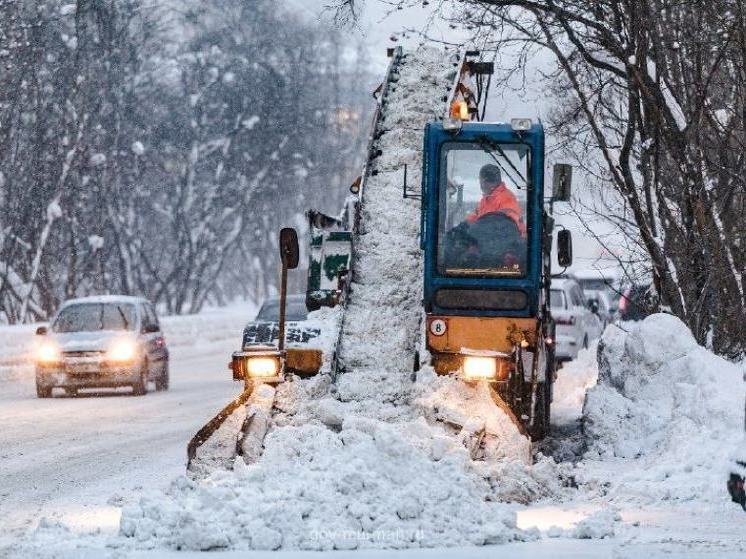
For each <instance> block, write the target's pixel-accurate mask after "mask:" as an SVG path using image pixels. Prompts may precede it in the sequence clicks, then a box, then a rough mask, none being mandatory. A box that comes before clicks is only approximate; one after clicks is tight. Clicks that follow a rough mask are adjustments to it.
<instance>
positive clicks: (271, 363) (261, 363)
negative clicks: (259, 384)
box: [246, 356, 280, 378]
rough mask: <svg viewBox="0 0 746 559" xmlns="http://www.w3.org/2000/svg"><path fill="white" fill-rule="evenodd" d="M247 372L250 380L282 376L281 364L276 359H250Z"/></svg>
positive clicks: (247, 363)
mask: <svg viewBox="0 0 746 559" xmlns="http://www.w3.org/2000/svg"><path fill="white" fill-rule="evenodd" d="M246 370H247V371H248V373H249V377H250V378H266V377H276V376H278V375H279V374H280V363H279V361H278V359H276V358H274V357H267V356H262V357H258V356H257V357H249V358H248V359H247V360H246Z"/></svg>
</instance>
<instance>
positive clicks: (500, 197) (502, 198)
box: [466, 182, 526, 237]
mask: <svg viewBox="0 0 746 559" xmlns="http://www.w3.org/2000/svg"><path fill="white" fill-rule="evenodd" d="M498 212H499V213H503V214H505V215H507V216H508V217H509V218H510V219H512V220H513V221H515V224H516V225H517V226H518V231H520V233H521V237H525V236H526V224H525V223H524V222H523V216H522V215H521V206H520V205H518V199H517V198H516V197H515V194H513V193H512V192H511V191H510V190H509V189H508V187H507V186H505V183H504V182H501V183H500V184H498V185H497V186H496V187H495V189H494V190H493V191H492V192H490V193H489V194H488V195H487V196H482V199H481V200H480V201H479V205H478V206H477V209H476V210H475V211H473V212H472V213H470V214H469V215H467V216H466V221H468V222H469V223H474V222H475V221H476V220H478V219H479V218H480V217H482V216H483V215H485V214H491V213H498Z"/></svg>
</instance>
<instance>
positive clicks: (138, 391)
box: [132, 361, 148, 396]
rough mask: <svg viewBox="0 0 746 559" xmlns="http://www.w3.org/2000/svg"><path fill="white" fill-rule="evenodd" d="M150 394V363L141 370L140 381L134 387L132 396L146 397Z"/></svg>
mask: <svg viewBox="0 0 746 559" xmlns="http://www.w3.org/2000/svg"><path fill="white" fill-rule="evenodd" d="M147 393H148V362H147V361H145V362H143V364H142V369H141V370H140V380H139V381H138V382H136V383H135V384H133V385H132V394H134V395H135V396H144V395H145V394H147Z"/></svg>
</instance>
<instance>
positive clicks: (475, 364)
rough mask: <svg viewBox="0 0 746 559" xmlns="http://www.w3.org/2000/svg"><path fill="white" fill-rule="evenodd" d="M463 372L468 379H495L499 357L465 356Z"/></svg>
mask: <svg viewBox="0 0 746 559" xmlns="http://www.w3.org/2000/svg"><path fill="white" fill-rule="evenodd" d="M462 370H463V374H464V378H465V379H466V380H475V381H476V380H495V378H496V377H497V359H495V358H494V357H473V356H466V357H464V365H463V369H462Z"/></svg>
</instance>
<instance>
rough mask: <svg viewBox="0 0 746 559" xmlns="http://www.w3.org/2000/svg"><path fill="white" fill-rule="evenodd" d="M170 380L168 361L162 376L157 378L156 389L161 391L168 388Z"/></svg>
mask: <svg viewBox="0 0 746 559" xmlns="http://www.w3.org/2000/svg"><path fill="white" fill-rule="evenodd" d="M168 382H169V376H168V363H166V364H165V365H164V367H163V371H162V372H161V374H160V376H159V377H158V378H157V379H155V389H156V391H157V392H160V391H161V390H168Z"/></svg>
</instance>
